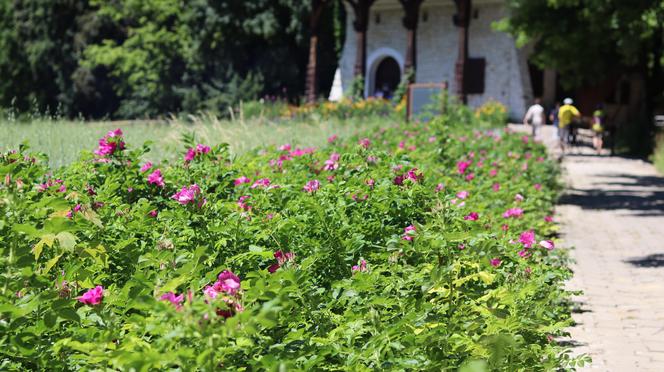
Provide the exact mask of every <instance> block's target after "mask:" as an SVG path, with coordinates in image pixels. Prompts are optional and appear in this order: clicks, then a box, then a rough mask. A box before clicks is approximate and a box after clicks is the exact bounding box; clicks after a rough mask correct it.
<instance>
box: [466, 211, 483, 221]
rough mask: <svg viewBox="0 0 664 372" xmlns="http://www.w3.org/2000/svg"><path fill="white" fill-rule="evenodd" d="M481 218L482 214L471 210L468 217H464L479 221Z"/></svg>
mask: <svg viewBox="0 0 664 372" xmlns="http://www.w3.org/2000/svg"><path fill="white" fill-rule="evenodd" d="M479 218H480V215H479V214H478V213H477V212H470V214H468V215H467V216H466V217H464V218H463V219H464V220H466V221H477V220H478V219H479Z"/></svg>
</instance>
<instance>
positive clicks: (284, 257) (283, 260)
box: [267, 250, 295, 273]
mask: <svg viewBox="0 0 664 372" xmlns="http://www.w3.org/2000/svg"><path fill="white" fill-rule="evenodd" d="M274 258H276V259H277V263H276V264H272V265H271V266H270V267H268V269H267V271H269V272H270V273H274V272H275V271H277V270H278V269H279V268H280V267H282V266H284V265H286V264H287V263H289V262H293V261H295V253H293V252H285V253H284V252H282V251H281V250H278V251H276V252H274Z"/></svg>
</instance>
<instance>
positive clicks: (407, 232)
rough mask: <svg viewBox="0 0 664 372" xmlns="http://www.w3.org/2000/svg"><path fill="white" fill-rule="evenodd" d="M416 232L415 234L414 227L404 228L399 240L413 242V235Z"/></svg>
mask: <svg viewBox="0 0 664 372" xmlns="http://www.w3.org/2000/svg"><path fill="white" fill-rule="evenodd" d="M416 232H417V229H416V228H415V226H413V225H410V226H406V227H405V228H404V229H403V236H402V237H401V239H403V240H407V241H411V240H413V238H414V235H415V233H416Z"/></svg>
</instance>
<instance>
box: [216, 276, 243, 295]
mask: <svg viewBox="0 0 664 372" xmlns="http://www.w3.org/2000/svg"><path fill="white" fill-rule="evenodd" d="M217 283H218V284H219V287H220V288H221V290H222V291H223V292H226V293H228V294H229V295H234V294H236V293H237V292H238V290H239V289H240V278H239V277H238V276H237V275H235V274H233V272H232V271H228V270H224V271H223V272H222V273H221V274H219V276H218V277H217ZM217 283H215V286H216V284H217Z"/></svg>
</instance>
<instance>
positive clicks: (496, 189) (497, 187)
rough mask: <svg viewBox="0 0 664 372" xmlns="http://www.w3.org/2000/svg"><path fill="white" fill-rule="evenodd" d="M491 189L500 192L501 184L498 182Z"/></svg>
mask: <svg viewBox="0 0 664 372" xmlns="http://www.w3.org/2000/svg"><path fill="white" fill-rule="evenodd" d="M491 188H492V189H493V191H496V192H497V191H500V184H499V183H498V182H496V183H494V184H493V185H492V186H491Z"/></svg>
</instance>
